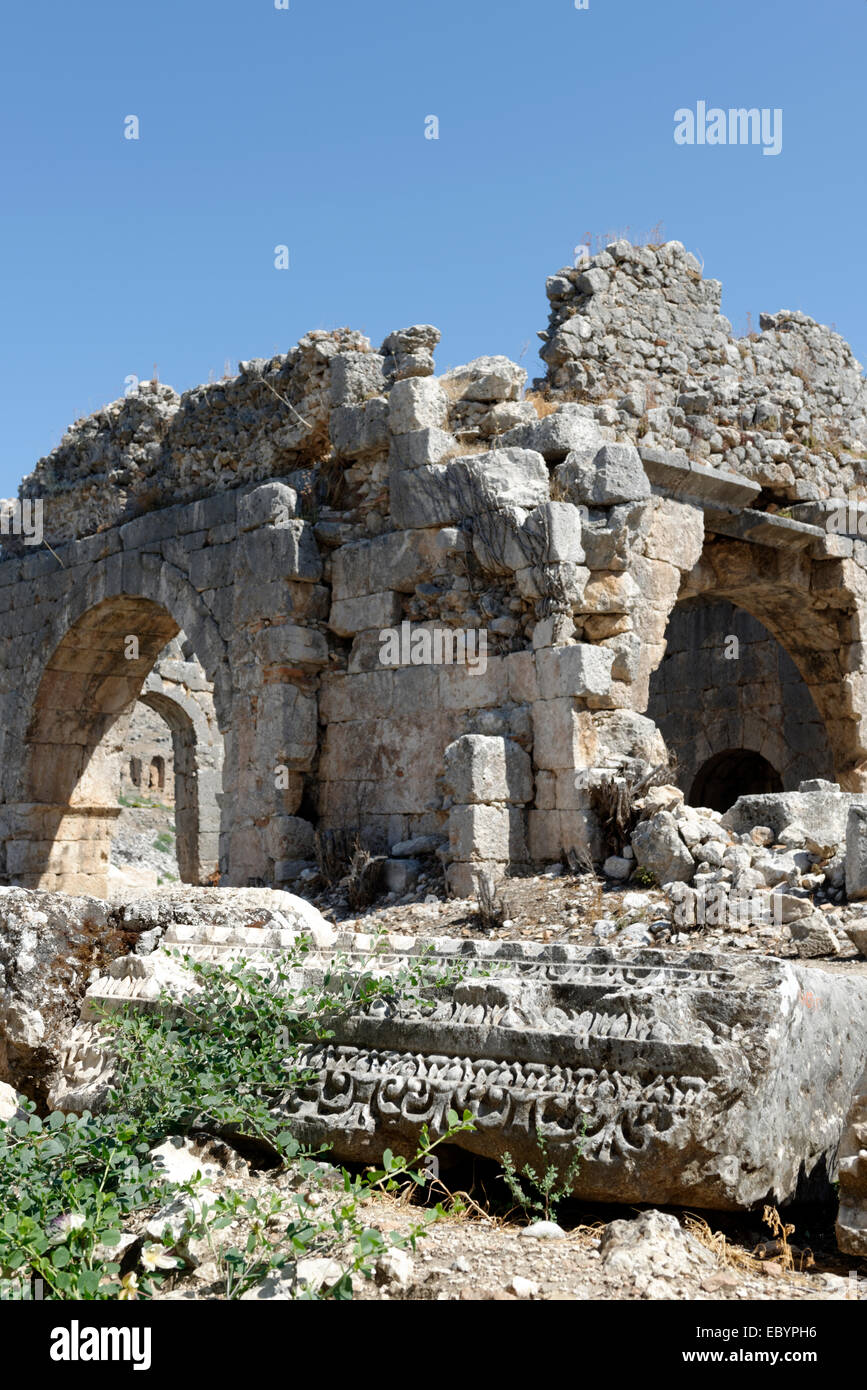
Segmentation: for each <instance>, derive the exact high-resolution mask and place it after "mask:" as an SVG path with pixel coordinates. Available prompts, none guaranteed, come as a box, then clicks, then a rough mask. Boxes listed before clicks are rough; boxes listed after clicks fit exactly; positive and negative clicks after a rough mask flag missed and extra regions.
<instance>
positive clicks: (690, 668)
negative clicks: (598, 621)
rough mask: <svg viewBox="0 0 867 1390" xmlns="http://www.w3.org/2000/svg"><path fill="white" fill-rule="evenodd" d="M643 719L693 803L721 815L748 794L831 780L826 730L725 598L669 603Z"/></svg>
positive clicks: (777, 649)
mask: <svg viewBox="0 0 867 1390" xmlns="http://www.w3.org/2000/svg"><path fill="white" fill-rule="evenodd" d="M647 713H648V714H649V715H650V717H651V718H652V719H653V720H654V721H655V722H656V724H657V726H658V727H659V729H660V732H661V733H662V736H663V738H664V739H665V741H666V744H667V746H668V748H669V751H670V752H671V753H672V754H673V755H674V759H675V763H676V772H675V777H676V780H677V784H678V786H679V787H680V788H681V790H682V791H683V793H684V796H685V797H686V798H687V799H688V800H689V801H690V802H691V803H692V804H693V805H700V806H710V807H713V808H714V809H716V810H720V809H725V810H727V809H728V807H729V806H730V805H731V804H732V802H734V801H736V800H737V798H738V796H742V795H745V794H746V793H748V792H759V791H771V790H777V791H788V790H794V789H796V788H797V787H798V786H799V784H800V783H801V782H803V781H805V780H807V779H810V778H826V779H830V780H834V777H835V770H834V755H833V751H832V747H831V742H830V739H829V736H828V730H827V728H826V725H825V722H824V720H823V718H822V716H821V714H820V713H819V710H818V708H817V706H816V702H815V700H814V698H813V693H812V691H811V689H810V687H809V686H808V684H807V682H806V681H805V679H804V677H803V676H802V674H801V672H800V670H799V669H798V667H797V666H796V665H795V663H794V661H793V660H792V658H791V657H790V656H789V654H788V652H787V651H786V650H785V649H784V648H783V646H782V645H781V644H780V642H779V641H778V640H777V638H776V637H775V636H774V635H773V634H772V633H771V632H770V631H769V630H768V628H767V627H765V626H764V625H763V624H762V623H761V622H759V620H758V619H757V618H755V617H754V616H753V615H752V614H751V613H749V612H747V611H746V610H745V609H743V608H740V607H737V606H736V605H735V604H734V603H733V602H731V601H730V600H729V599H727V598H721V597H717V596H715V595H714V596H708V597H704V596H700V597H695V598H688V599H685V600H682V601H681V602H680V603H678V604H677V605H676V607H675V608H674V610H673V611H672V614H671V617H670V619H669V624H668V628H667V631H666V650H665V655H664V657H663V659H662V661H661V663H660V665H659V667H658V668H657V670H656V671H654V673H653V675H652V676H651V680H650V698H649V701H648V706H647ZM726 798H728V801H727V803H726V804H725V805H724V806H723V804H722V803H723V802H724V801H725V800H726Z"/></svg>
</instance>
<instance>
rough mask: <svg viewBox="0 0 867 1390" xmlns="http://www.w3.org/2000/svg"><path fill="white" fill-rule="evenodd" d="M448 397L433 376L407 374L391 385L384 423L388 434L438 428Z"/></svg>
mask: <svg viewBox="0 0 867 1390" xmlns="http://www.w3.org/2000/svg"><path fill="white" fill-rule="evenodd" d="M448 407H449V403H448V397H447V396H446V394H445V392H444V391H443V388H442V386H441V385H440V384H439V382H438V381H435V380H434V378H433V377H408V378H406V379H405V380H404V381H398V382H396V383H395V385H394V386H393V387H392V388H391V392H390V394H389V397H388V423H389V427H390V429H391V432H392V434H408V433H409V432H410V431H411V430H427V429H441V428H442V427H443V426H444V425H445V424H446V421H447V419H448Z"/></svg>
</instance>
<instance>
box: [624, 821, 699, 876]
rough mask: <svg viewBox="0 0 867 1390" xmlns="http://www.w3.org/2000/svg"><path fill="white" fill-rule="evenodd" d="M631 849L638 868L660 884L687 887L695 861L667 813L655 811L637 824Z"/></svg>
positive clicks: (693, 870) (693, 871)
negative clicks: (674, 884) (677, 884)
mask: <svg viewBox="0 0 867 1390" xmlns="http://www.w3.org/2000/svg"><path fill="white" fill-rule="evenodd" d="M632 848H633V850H634V851H635V858H636V860H637V861H638V865H639V867H640V868H642V869H646V870H647V872H648V873H650V874H653V877H654V878H655V879H656V881H657V883H659V884H662V883H689V882H690V881H691V879H692V876H693V874H694V873H695V860H694V858H693V857H692V855H691V854H690V852H689V850H688V849H687V847H686V845H685V844H684V842H683V840H682V839H681V838H680V833H679V831H678V828H677V821H676V820H675V819H674V816H673V815H672V814H671V812H670V811H657V813H656V815H654V816H651V817H650V819H649V820H644V821H640V822H639V823H638V825H637V826H636V827H635V829H634V830H633V832H632Z"/></svg>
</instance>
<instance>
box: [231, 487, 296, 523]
mask: <svg viewBox="0 0 867 1390" xmlns="http://www.w3.org/2000/svg"><path fill="white" fill-rule="evenodd" d="M296 514H297V492H296V491H295V488H289V486H286V484H285V482H263V484H261V486H258V488H254V489H253V492H246V493H245V495H243V496H240V498H239V499H238V530H239V531H253V530H256V527H260V525H285V523H286V521H289V520H292V518H293V517H295V516H296Z"/></svg>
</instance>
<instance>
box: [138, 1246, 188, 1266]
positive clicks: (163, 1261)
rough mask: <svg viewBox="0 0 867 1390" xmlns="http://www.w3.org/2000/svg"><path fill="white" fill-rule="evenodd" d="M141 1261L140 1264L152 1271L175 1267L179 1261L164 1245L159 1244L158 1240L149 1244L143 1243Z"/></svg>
mask: <svg viewBox="0 0 867 1390" xmlns="http://www.w3.org/2000/svg"><path fill="white" fill-rule="evenodd" d="M141 1262H142V1266H143V1267H144V1268H145V1269H146V1270H148V1271H149V1272H153V1271H154V1270H156V1269H177V1267H178V1265H179V1264H180V1263H181V1262H180V1260H178V1259H175V1256H174V1255H170V1254H169V1253H168V1251H167V1250H166V1247H165V1246H164V1245H160V1244H159V1242H154V1243H153V1244H151V1245H145V1246H144V1247H143V1249H142V1252H141Z"/></svg>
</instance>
